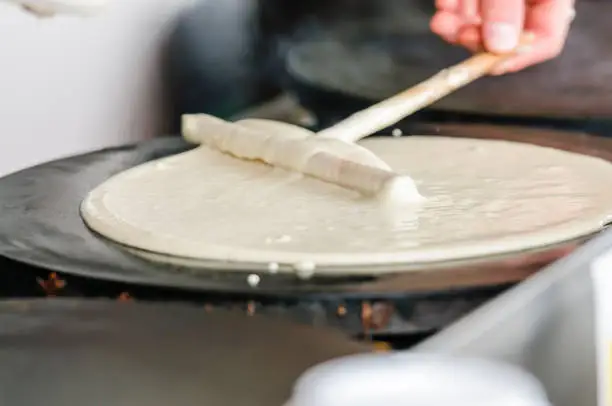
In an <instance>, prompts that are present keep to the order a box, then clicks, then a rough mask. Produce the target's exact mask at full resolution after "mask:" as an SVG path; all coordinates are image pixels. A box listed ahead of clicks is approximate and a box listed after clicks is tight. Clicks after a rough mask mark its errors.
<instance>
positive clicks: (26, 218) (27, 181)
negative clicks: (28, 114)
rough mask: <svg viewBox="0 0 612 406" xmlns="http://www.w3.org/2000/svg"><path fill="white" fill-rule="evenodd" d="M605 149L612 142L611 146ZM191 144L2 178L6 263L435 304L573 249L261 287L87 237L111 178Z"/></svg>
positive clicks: (165, 141)
mask: <svg viewBox="0 0 612 406" xmlns="http://www.w3.org/2000/svg"><path fill="white" fill-rule="evenodd" d="M421 133H424V134H436V133H438V134H445V135H457V136H465V135H466V134H467V135H469V136H472V137H484V138H500V139H514V140H525V141H527V142H533V143H536V144H540V145H548V146H553V147H558V148H562V149H568V150H574V151H577V152H583V153H587V154H591V155H598V156H602V157H605V158H607V159H611V158H612V144H610V142H612V140H604V139H601V138H597V137H591V136H588V135H576V134H566V133H561V132H555V131H549V132H546V131H535V130H527V129H519V128H511V127H487V126H446V127H441V126H438V125H430V126H429V127H427V125H424V126H423V127H422V128H421ZM606 141H609V142H606ZM189 148H190V146H189V145H187V144H186V143H185V142H183V141H182V140H181V139H180V138H178V137H166V138H160V139H156V140H152V141H147V142H144V143H140V144H137V145H132V146H126V147H119V148H111V149H105V150H102V151H98V152H93V153H89V154H85V155H81V156H76V157H72V158H67V159H62V160H58V161H54V162H50V163H47V164H43V165H39V166H37V167H34V168H30V169H26V170H23V171H21V172H18V173H15V174H12V175H9V176H7V177H5V178H3V179H0V255H1V256H4V257H6V258H9V259H12V260H15V261H18V262H20V263H25V264H29V265H33V266H37V267H39V268H44V269H47V270H51V271H58V272H61V273H64V274H71V275H78V276H81V277H86V278H94V279H98V280H107V281H116V282H122V283H129V284H138V285H146V286H157V287H165V288H177V289H183V290H186V291H200V292H214V293H216V294H228V295H229V294H240V295H245V294H246V295H248V296H249V297H250V298H257V297H262V296H270V295H272V296H274V297H277V298H280V297H287V298H295V297H296V296H295V295H300V296H301V297H310V298H320V299H330V300H337V299H351V298H352V299H355V298H357V299H360V300H367V299H368V298H380V297H381V296H382V297H385V298H389V299H394V298H402V299H406V298H407V297H414V298H418V297H421V298H422V297H430V296H432V295H434V296H440V295H457V294H463V293H465V292H466V291H469V292H481V291H482V290H489V289H492V288H493V289H499V288H500V287H503V286H508V285H510V284H512V283H515V282H518V281H520V280H523V279H524V278H525V277H528V276H529V275H531V274H533V273H534V272H536V271H537V270H538V269H540V268H541V267H542V266H543V265H545V264H546V263H548V262H550V261H552V260H555V259H557V258H558V257H559V256H561V255H564V254H565V253H567V252H568V251H569V250H571V249H573V248H574V247H575V246H577V245H578V244H579V243H580V241H568V242H567V243H565V244H560V245H558V246H555V247H542V248H540V249H537V250H533V251H529V252H524V253H515V254H512V255H509V256H508V257H499V258H498V257H496V258H485V259H483V258H478V259H475V260H474V261H467V262H465V263H453V264H440V267H439V269H436V268H435V267H430V268H426V269H416V270H413V271H412V272H401V269H398V270H397V272H396V273H392V274H389V275H387V276H383V277H377V278H376V277H363V278H357V277H333V278H331V277H321V276H318V275H316V276H315V277H314V278H311V279H309V280H300V279H299V278H297V277H296V276H294V275H282V274H276V275H272V274H263V273H262V274H260V276H261V282H260V283H259V285H257V286H256V287H254V286H251V285H249V284H248V281H247V276H248V275H249V273H248V272H227V271H221V270H220V269H215V268H214V267H211V268H209V269H191V268H181V267H173V266H169V265H160V264H156V263H152V262H148V261H145V260H142V259H140V258H137V257H135V256H133V255H131V254H128V253H126V252H125V251H124V250H122V249H120V248H118V247H116V246H115V245H114V244H111V243H108V242H106V241H104V240H103V239H102V238H100V237H98V236H97V235H95V234H94V233H92V232H90V231H89V230H88V229H87V228H86V227H85V225H84V223H83V221H82V220H81V218H80V215H79V205H80V203H81V201H82V199H83V198H84V197H85V196H86V194H87V193H88V192H89V191H90V190H92V189H93V188H95V187H96V186H97V185H99V184H100V183H102V182H103V181H104V180H106V179H107V178H109V177H110V176H112V175H114V174H116V173H118V172H121V171H123V170H125V169H128V168H131V167H133V166H135V165H138V164H140V163H143V162H146V161H149V160H152V159H156V158H160V157H163V156H167V155H170V154H175V153H179V152H182V151H185V150H187V149H189Z"/></svg>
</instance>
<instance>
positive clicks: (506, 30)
mask: <svg viewBox="0 0 612 406" xmlns="http://www.w3.org/2000/svg"><path fill="white" fill-rule="evenodd" d="M518 37H519V31H518V29H517V28H516V27H515V26H514V25H512V24H508V23H486V24H485V26H484V38H485V41H486V44H487V47H488V48H489V50H491V51H492V52H510V51H512V50H513V49H514V48H516V46H517V45H518Z"/></svg>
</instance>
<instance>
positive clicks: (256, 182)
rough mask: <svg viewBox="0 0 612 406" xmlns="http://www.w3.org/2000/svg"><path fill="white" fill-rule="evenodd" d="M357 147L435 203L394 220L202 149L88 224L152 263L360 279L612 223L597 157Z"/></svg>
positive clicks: (148, 177) (428, 140) (394, 141)
mask: <svg viewBox="0 0 612 406" xmlns="http://www.w3.org/2000/svg"><path fill="white" fill-rule="evenodd" d="M361 144H362V145H363V146H364V147H366V148H368V149H370V150H372V151H373V152H374V153H376V154H377V155H378V156H379V157H381V158H382V159H383V160H384V161H386V162H387V163H388V164H389V165H390V166H391V168H392V169H393V170H395V171H397V172H399V173H403V174H408V175H410V176H411V177H413V178H414V179H415V181H416V182H417V184H418V186H419V189H420V191H421V193H422V194H423V195H424V196H425V197H426V198H427V201H426V202H425V203H424V204H423V205H415V206H406V207H403V208H402V209H399V210H397V209H396V210H393V209H391V208H389V207H386V206H381V203H380V202H378V201H376V200H373V199H367V198H364V197H362V196H359V195H357V194H356V193H354V192H352V191H348V190H346V189H343V188H341V187H338V186H335V185H331V184H327V183H324V182H321V181H318V180H316V179H312V178H308V177H304V176H302V175H300V174H296V173H290V172H287V171H284V170H281V169H278V168H272V167H270V166H267V165H264V164H261V163H256V162H246V161H241V160H237V159H235V158H232V157H229V156H227V155H224V154H222V153H219V152H217V151H213V150H211V149H209V148H207V147H199V148H196V149H194V150H192V151H188V152H185V153H182V154H179V155H175V156H171V157H167V158H163V159H160V160H157V161H152V162H148V163H145V164H143V165H140V166H138V167H135V168H132V169H130V170H128V171H125V172H123V173H120V174H118V175H116V176H114V177H112V178H111V179H109V180H108V181H106V182H105V183H103V184H102V185H100V186H99V187H98V188H96V189H95V190H94V191H92V192H91V193H90V194H89V195H88V196H87V198H86V199H85V201H84V202H83V204H82V206H81V213H82V217H83V219H84V220H85V222H86V224H87V225H88V226H89V227H90V228H91V229H93V230H94V231H96V232H98V233H99V234H101V235H102V236H104V237H106V238H108V239H110V240H112V241H114V242H117V243H119V244H122V245H125V246H127V247H131V248H135V249H137V250H142V251H145V252H150V253H153V254H155V255H152V256H151V258H155V260H156V261H164V257H165V256H167V258H168V261H167V262H170V263H172V262H176V258H177V257H179V258H181V257H182V258H186V259H190V260H202V261H224V262H227V261H228V262H233V263H257V264H270V263H274V264H281V265H293V266H294V268H295V269H296V270H298V271H299V270H300V269H305V268H308V269H310V268H311V267H312V266H313V265H314V266H315V268H316V270H315V272H317V273H318V274H321V273H322V272H325V273H326V274H327V273H329V274H334V273H336V274H337V273H338V272H342V273H347V274H352V273H355V272H351V271H348V270H347V267H349V269H350V266H356V267H359V269H360V270H359V271H356V272H359V273H373V272H377V273H380V272H384V271H383V270H381V269H380V268H378V269H377V270H376V271H374V270H371V271H368V270H367V267H365V268H364V267H363V266H364V265H385V264H389V265H391V264H411V265H415V264H430V263H439V262H445V261H458V260H465V259H470V258H479V257H485V256H491V255H500V254H509V253H513V252H519V251H525V250H529V249H533V248H540V247H544V246H547V245H552V244H556V243H560V242H564V241H568V240H571V239H574V238H578V237H581V236H585V235H588V234H591V233H593V232H596V231H597V230H599V229H600V228H601V227H602V225H603V224H604V223H605V222H606V221H607V220H609V219H610V217H611V215H612V188H610V187H609V186H608V185H609V184H610V179H612V164H610V163H609V162H608V161H605V160H602V159H598V158H593V157H589V156H585V155H580V154H576V153H571V152H566V151H561V150H557V149H553V148H546V147H540V146H535V145H530V144H524V143H517V142H509V141H499V140H482V139H468V138H447V137H434V136H432V137H429V136H425V137H421V136H419V137H402V138H396V137H376V138H369V139H366V140H363V141H362V142H361ZM334 267H341V269H342V271H340V269H338V270H337V271H334ZM279 269H280V271H281V272H283V271H285V272H286V269H290V268H287V267H283V266H281V267H280V268H279ZM245 271H248V268H247V269H245Z"/></svg>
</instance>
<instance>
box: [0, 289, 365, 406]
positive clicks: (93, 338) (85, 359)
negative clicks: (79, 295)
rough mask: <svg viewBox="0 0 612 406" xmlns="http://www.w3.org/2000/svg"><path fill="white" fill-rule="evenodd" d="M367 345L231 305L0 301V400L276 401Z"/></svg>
mask: <svg viewBox="0 0 612 406" xmlns="http://www.w3.org/2000/svg"><path fill="white" fill-rule="evenodd" d="M370 350H371V347H370V346H368V345H365V344H358V343H356V342H353V341H351V340H349V339H348V338H347V337H345V336H344V335H342V334H340V333H338V332H333V331H327V330H325V329H313V328H310V327H306V326H300V325H295V324H292V323H288V322H282V321H281V320H277V319H274V318H264V317H259V316H247V315H244V314H240V313H236V312H228V311H226V312H222V311H217V312H214V313H207V312H206V311H205V310H204V309H203V308H201V307H200V308H198V307H193V306H179V305H172V304H164V305H151V304H148V305H145V304H138V303H119V302H111V301H108V300H106V301H79V300H60V299H49V300H18V301H4V302H0V404H3V405H7V406H8V405H14V406H18V405H19V406H29V405H32V406H33V405H41V406H42V405H45V406H83V405H112V406H175V405H181V406H191V405H193V406H201V405H215V406H242V405H249V406H282V405H283V403H284V402H285V401H286V400H287V398H288V396H289V395H290V391H291V388H292V386H293V383H294V381H295V379H296V378H298V377H299V375H300V374H302V373H303V372H304V371H305V370H306V369H307V368H309V367H311V366H313V365H316V364H318V363H321V362H324V361H327V360H329V359H332V358H336V357H341V356H345V355H350V354H355V353H362V352H368V351H370Z"/></svg>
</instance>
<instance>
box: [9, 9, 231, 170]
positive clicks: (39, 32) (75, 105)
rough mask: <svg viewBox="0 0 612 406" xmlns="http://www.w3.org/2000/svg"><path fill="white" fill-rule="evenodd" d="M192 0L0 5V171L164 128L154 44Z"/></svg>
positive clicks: (157, 45) (157, 54)
mask: <svg viewBox="0 0 612 406" xmlns="http://www.w3.org/2000/svg"><path fill="white" fill-rule="evenodd" d="M220 1H222V0H220ZM192 2H193V1H192V0H109V3H110V6H109V8H108V10H107V11H106V12H105V13H104V14H103V15H101V16H97V17H90V18H86V19H82V18H78V17H55V18H52V19H43V20H39V19H37V18H35V17H33V16H31V15H29V14H26V13H24V12H22V11H21V10H19V9H17V8H15V7H14V6H12V5H8V4H0V176H1V175H4V174H6V173H9V172H12V171H15V170H18V169H21V168H24V167H28V166H31V165H34V164H37V163H40V162H44V161H47V160H50V159H55V158H59V157H63V156H67V155H71V154H75V153H79V152H84V151H89V150H94V149H98V148H101V147H105V146H111V145H118V144H124V143H128V142H131V141H135V140H139V139H144V138H147V137H152V136H155V135H159V134H160V133H162V132H163V126H164V123H165V120H166V117H165V114H164V112H163V109H162V97H161V95H160V89H161V86H160V81H159V73H160V69H159V67H160V64H159V57H160V52H159V51H160V49H161V47H162V45H163V43H164V40H165V38H166V34H167V32H168V30H169V28H170V26H171V23H172V22H173V21H174V20H175V18H176V16H177V14H178V12H179V11H180V10H182V9H184V8H185V7H186V6H188V5H189V4H190V3H192ZM0 3H1V2H0Z"/></svg>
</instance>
